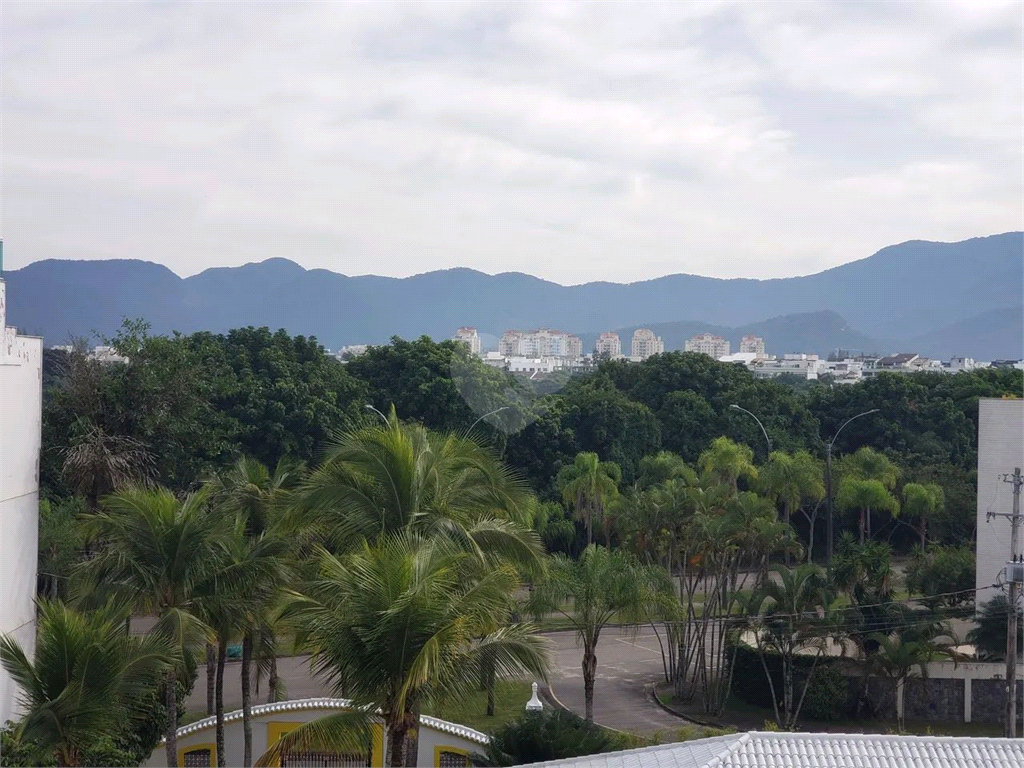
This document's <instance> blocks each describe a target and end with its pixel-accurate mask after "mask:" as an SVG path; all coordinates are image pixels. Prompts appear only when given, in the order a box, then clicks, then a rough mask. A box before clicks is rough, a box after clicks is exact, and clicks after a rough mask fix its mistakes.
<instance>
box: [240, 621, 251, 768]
mask: <svg viewBox="0 0 1024 768" xmlns="http://www.w3.org/2000/svg"><path fill="white" fill-rule="evenodd" d="M251 661H252V634H251V633H249V632H246V633H245V636H244V637H243V638H242V738H243V740H244V747H243V753H242V765H243V766H245V768H250V767H251V766H252V691H251V690H250V683H251V682H252V673H251V672H250V669H249V667H250V663H251Z"/></svg>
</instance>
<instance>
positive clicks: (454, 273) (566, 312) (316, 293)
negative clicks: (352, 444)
mask: <svg viewBox="0 0 1024 768" xmlns="http://www.w3.org/2000/svg"><path fill="white" fill-rule="evenodd" d="M1022 253H1024V234H1022V233H1020V232H1012V233H1006V234H1002V235H993V236H991V237H983V238H975V239H973V240H966V241H963V242H960V243H928V242H921V241H912V242H908V243H902V244H900V245H894V246H890V247H888V248H884V249H882V250H881V251H879V252H878V253H876V254H874V255H872V256H869V257H868V258H865V259H861V260H860V261H855V262H851V263H849V264H845V265H843V266H840V267H835V268H834V269H830V270H827V271H825V272H821V273H818V274H815V275H808V276H805V277H793V278H786V279H780V280H720V279H716V278H707V277H697V276H693V275H682V274H680V275H670V276H668V277H662V278H658V279H657V280H649V281H645V282H640V283H632V284H628V285H621V284H617V283H589V284H586V285H578V286H561V285H558V284H556V283H552V282H549V281H546V280H541V279H539V278H536V277H531V276H529V275H524V274H520V273H503V274H499V275H486V274H484V273H482V272H477V271H475V270H471V269H449V270H442V271H437V272H429V273H426V274H422V275H416V276H413V277H409V278H404V279H397V278H387V277H376V276H372V275H370V276H359V277H350V276H346V275H343V274H338V273H334V272H330V271H327V270H322V269H316V270H306V269H304V268H302V267H301V266H299V265H298V264H295V263H293V262H291V261H289V260H287V259H269V260H267V261H264V262H261V263H254V264H246V265H244V266H242V267H234V268H216V269H208V270H206V271H205V272H202V273H201V274H198V275H194V276H192V277H189V278H185V279H182V278H179V277H178V276H176V275H174V274H173V273H172V272H170V271H169V270H168V269H166V268H165V267H162V266H159V265H156V264H151V263H147V262H142V261H134V260H117V261H53V260H48V261H39V262H35V263H33V264H30V265H29V266H27V267H25V268H23V269H20V270H13V271H11V272H8V273H6V274H5V275H4V277H5V279H6V280H7V281H8V284H9V292H8V303H9V306H8V313H9V318H10V321H11V322H12V323H13V324H16V325H18V326H19V327H22V328H24V329H25V330H26V331H33V332H37V333H41V334H42V335H44V336H45V337H46V339H47V342H48V343H61V342H62V341H63V340H64V339H66V338H67V337H68V335H69V334H74V335H88V334H90V332H91V331H93V330H96V331H100V332H102V333H108V334H109V333H111V332H113V331H114V330H115V329H116V328H117V326H118V325H119V324H120V320H121V318H122V317H124V316H127V317H145V318H146V319H148V320H149V321H150V322H151V323H152V325H153V328H154V330H155V331H157V332H167V331H170V330H180V331H182V332H186V333H187V332H192V331H195V330H200V329H206V330H212V331H225V330H227V329H230V328H233V327H238V326H243V325H268V326H270V327H272V328H278V327H283V328H287V329H288V330H289V331H291V332H292V333H303V334H307V335H315V336H316V337H317V338H318V339H320V340H321V342H323V343H324V344H325V345H327V346H329V347H332V348H337V347H339V346H341V345H344V344H360V343H369V344H376V343H384V342H386V341H387V340H388V339H389V338H390V337H391V336H392V335H398V336H403V337H406V338H409V337H416V336H419V335H421V334H427V335H430V336H433V337H435V338H445V337H448V336H449V335H450V334H451V333H452V332H453V331H454V330H455V328H457V327H458V326H461V325H470V326H475V327H476V328H478V329H479V330H480V332H481V333H485V334H492V335H495V336H497V335H500V334H501V333H502V331H504V330H506V329H508V328H529V327H537V326H548V327H552V328H560V329H562V330H566V331H573V332H577V333H594V332H597V331H600V330H602V329H615V328H622V329H628V328H633V327H636V326H639V325H647V326H655V325H660V324H665V323H670V324H680V323H682V325H680V327H679V328H678V329H677V330H673V331H672V333H671V334H669V332H668V331H666V332H665V333H663V334H662V335H663V336H665V337H666V339H668V338H669V337H670V336H671V338H676V337H677V336H678V337H680V338H685V335H684V334H686V335H688V334H689V331H688V329H690V328H694V329H696V330H701V329H703V328H704V327H705V326H704V325H703V324H708V326H715V327H720V328H726V329H732V330H730V333H734V334H739V335H742V330H743V329H746V330H748V331H749V330H750V329H755V328H762V329H763V331H762V332H760V333H758V335H764V336H765V339H766V342H767V344H768V347H769V350H772V351H779V350H782V351H792V349H795V347H794V345H796V344H807V345H808V346H810V347H813V349H815V350H821V351H828V348H830V347H831V346H832V342H833V340H835V339H837V338H842V337H843V336H844V334H845V335H846V336H851V337H853V338H858V337H859V335H860V334H866V336H867V337H868V339H867V341H864V340H862V345H866V344H867V342H868V341H870V340H871V339H893V338H896V339H911V340H912V339H916V338H918V337H920V338H928V337H929V335H930V334H940V335H941V333H942V329H945V328H947V327H953V328H954V329H955V328H958V327H962V328H963V329H964V330H963V332H964V333H965V334H969V332H970V328H971V327H972V326H971V322H972V320H971V319H972V318H978V317H983V316H984V313H988V312H992V311H994V310H1001V309H1005V308H1006V307H1014V306H1018V305H1019V304H1020V303H1021V295H1022V291H1024V259H1022ZM826 312H828V313H833V314H822V315H820V316H818V317H815V315H814V313H826ZM765 318H774V319H773V320H770V321H769V320H765ZM843 318H845V320H843ZM1011 321H1012V317H1008V316H1007V315H1006V314H1005V313H1004V314H998V313H996V314H994V315H992V316H989V317H987V319H985V317H983V319H982V320H980V321H979V322H980V323H982V324H984V323H991V324H994V325H990V326H986V333H989V334H990V335H991V337H992V340H993V342H995V343H997V345H998V344H999V343H1001V342H1000V341H999V340H1000V339H1001V338H1003V337H1005V338H1006V342H1005V344H1006V346H1005V350H1002V351H1003V354H1002V355H999V356H1005V357H1010V356H1012V355H1014V354H1019V350H1020V344H1019V343H1016V342H1015V340H1014V339H1015V337H1014V335H1013V333H1014V329H1013V328H1010V327H1007V324H1009V325H1013V323H1012V322H1011ZM686 323H690V325H686ZM767 323H774V324H775V325H774V326H766V325H765V324H767ZM962 323H966V325H963V326H960V325H957V324H962ZM684 326H685V328H684ZM768 328H771V331H769V330H768ZM841 328H846V330H845V331H843V330H841ZM851 329H856V331H853V330H851ZM696 330H694V331H693V332H696ZM1016 331H1019V323H1017V324H1016ZM754 332H755V333H757V332H758V331H756V330H755V331H754ZM772 334H776V338H774V339H773V338H772ZM777 334H782V336H781V337H780V336H778V335H777ZM737 338H738V336H737ZM970 340H971V337H970V336H969V335H968V336H967V337H966V338H964V339H962V340H958V344H957V348H956V350H955V351H956V352H957V353H959V354H966V355H973V354H975V353H973V352H972V350H971V349H969V348H965V347H961V346H960V344H959V341H963V343H964V344H966V343H967V342H969V341H970ZM624 341H625V340H624ZM673 343H674V344H675V343H676V342H673ZM986 343H987V342H986ZM681 344H682V342H681V341H678V345H679V346H681ZM849 346H861V345H858V344H854V343H850V344H849ZM1000 349H1001V348H1000ZM1015 350H1016V351H1015ZM808 351H812V350H810V349H809V350H808ZM879 351H891V350H884V349H883V350H879ZM975 356H979V357H980V356H981V355H975ZM989 356H992V355H989Z"/></svg>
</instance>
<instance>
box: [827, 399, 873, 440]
mask: <svg viewBox="0 0 1024 768" xmlns="http://www.w3.org/2000/svg"><path fill="white" fill-rule="evenodd" d="M880 410H881V409H880V408H872V409H871V410H870V411H864V413H858V414H857V415H856V416H851V417H850V418H848V419H847V420H846V421H844V422H843V425H842V426H841V427H839V429H837V430H836V433H835V434H834V435H833V436H832V439H831V440H829V441H828V446H829V448H830V449H831V448H832V446H833V445H835V444H836V440H837V439H838V438H839V433H840V432H842V431H843V427H845V426H846V425H847V424H849V423H850V422H851V421H853V420H854V419H859V418H860V417H861V416H868V415H870V414H872V413H878V412H879V411H880Z"/></svg>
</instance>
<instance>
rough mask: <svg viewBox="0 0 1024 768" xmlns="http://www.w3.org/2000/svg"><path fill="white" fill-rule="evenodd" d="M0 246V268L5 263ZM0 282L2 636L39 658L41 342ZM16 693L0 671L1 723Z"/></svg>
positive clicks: (12, 714)
mask: <svg viewBox="0 0 1024 768" xmlns="http://www.w3.org/2000/svg"><path fill="white" fill-rule="evenodd" d="M2 249H3V244H2V243H0V265H2V263H3V250H2ZM6 310H7V294H6V285H5V284H4V281H3V277H2V276H0V531H3V533H2V534H0V634H5V635H9V636H10V637H12V638H14V639H15V640H17V641H18V642H19V643H20V644H21V647H22V648H24V649H25V651H26V653H28V656H29V658H32V656H33V654H34V653H35V637H36V625H35V615H36V609H35V606H34V605H33V599H34V598H35V596H36V569H37V567H38V561H37V552H38V550H39V447H40V432H41V428H42V380H43V340H42V339H39V338H35V337H32V336H19V335H18V333H17V331H16V329H14V328H9V327H8V326H7V314H6ZM17 696H18V692H17V688H16V687H15V684H14V681H13V680H11V678H10V677H9V676H8V674H7V673H6V672H5V671H4V670H3V668H0V723H3V722H5V721H7V720H8V719H13V718H14V717H15V715H16V711H15V710H16V701H17Z"/></svg>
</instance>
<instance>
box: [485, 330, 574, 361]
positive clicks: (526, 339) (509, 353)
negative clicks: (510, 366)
mask: <svg viewBox="0 0 1024 768" xmlns="http://www.w3.org/2000/svg"><path fill="white" fill-rule="evenodd" d="M498 352H499V354H501V355H502V356H504V357H564V358H570V359H576V358H579V357H582V353H583V342H582V341H580V338H579V336H574V335H573V334H571V333H565V332H564V331H554V330H551V329H550V328H537V329H536V330H532V331H516V330H513V331H505V332H504V333H503V334H501V338H500V339H499V340H498Z"/></svg>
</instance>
